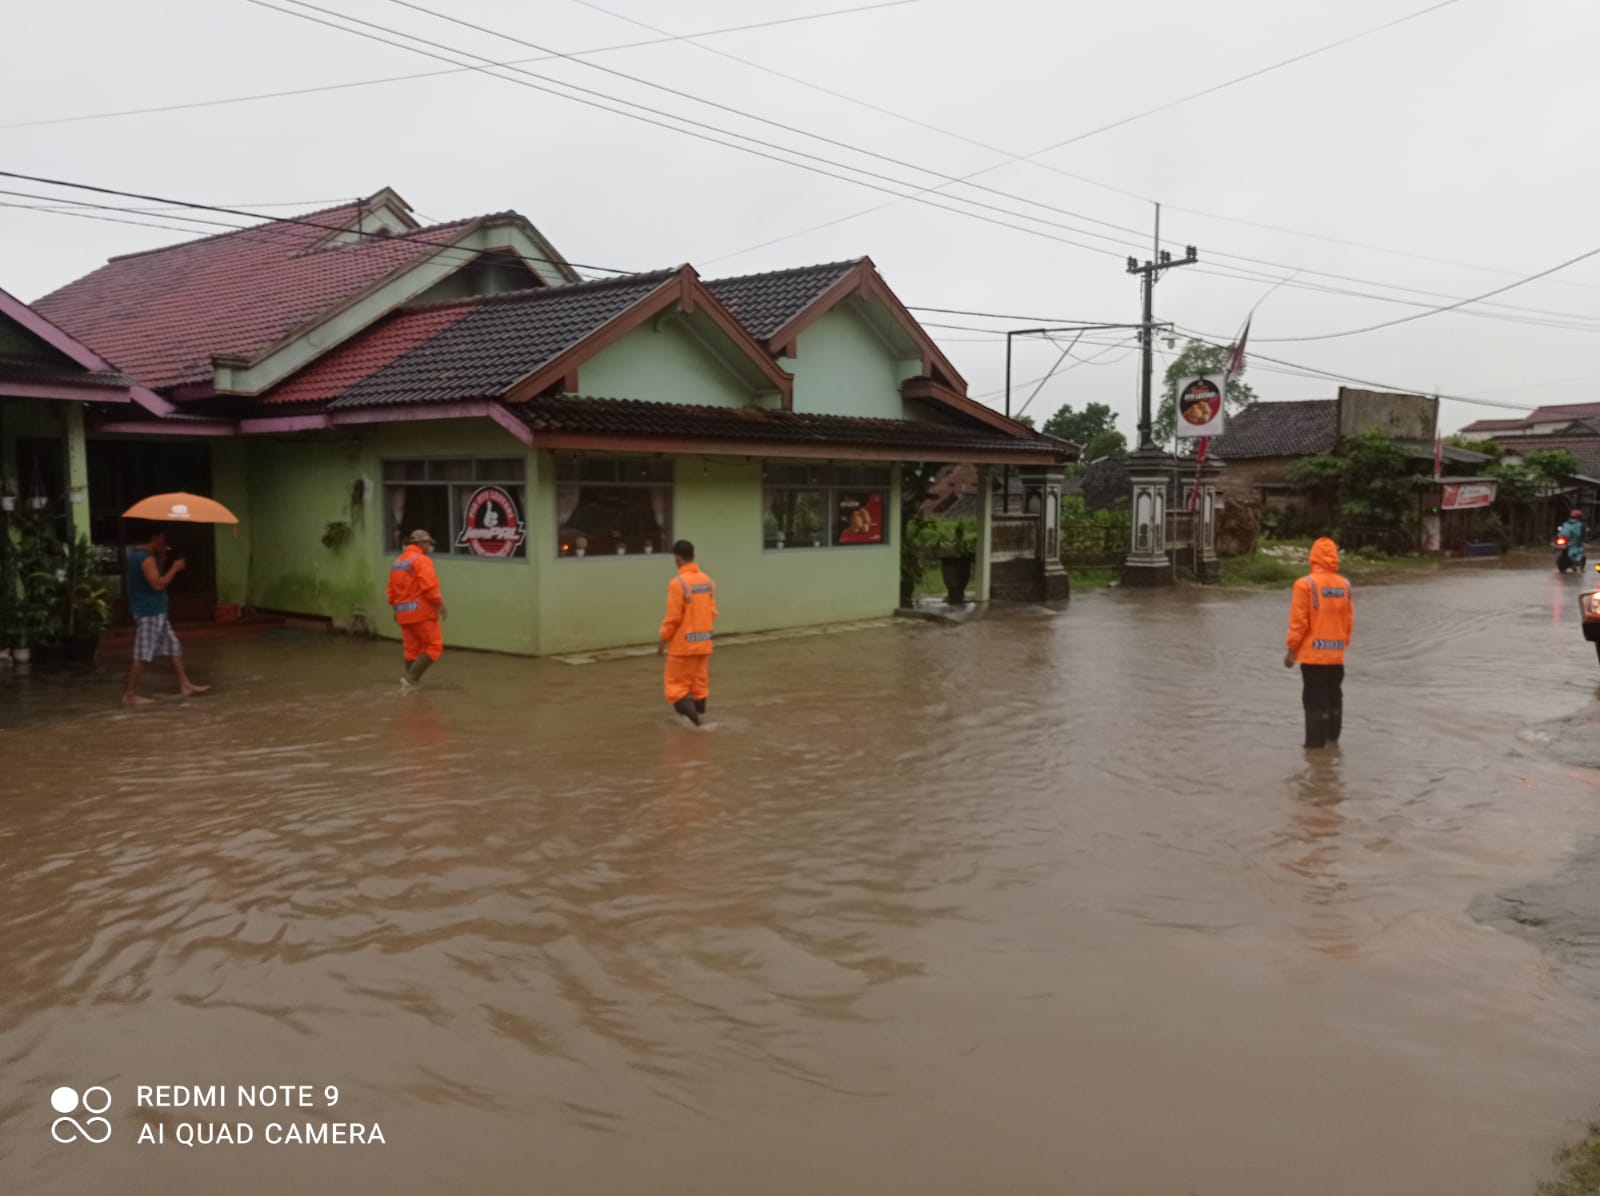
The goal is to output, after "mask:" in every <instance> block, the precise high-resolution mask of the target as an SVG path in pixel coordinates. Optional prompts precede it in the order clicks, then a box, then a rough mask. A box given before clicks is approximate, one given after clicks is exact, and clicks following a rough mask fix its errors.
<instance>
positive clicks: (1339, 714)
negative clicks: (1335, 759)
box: [1328, 702, 1344, 743]
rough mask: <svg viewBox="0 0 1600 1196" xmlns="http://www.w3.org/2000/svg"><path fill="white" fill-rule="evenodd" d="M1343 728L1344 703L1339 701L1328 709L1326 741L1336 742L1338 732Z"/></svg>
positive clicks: (1337, 740)
mask: <svg viewBox="0 0 1600 1196" xmlns="http://www.w3.org/2000/svg"><path fill="white" fill-rule="evenodd" d="M1342 730H1344V703H1343V702H1339V703H1336V704H1335V705H1334V706H1332V707H1331V708H1329V710H1328V742H1329V743H1338V742H1339V732H1340V731H1342Z"/></svg>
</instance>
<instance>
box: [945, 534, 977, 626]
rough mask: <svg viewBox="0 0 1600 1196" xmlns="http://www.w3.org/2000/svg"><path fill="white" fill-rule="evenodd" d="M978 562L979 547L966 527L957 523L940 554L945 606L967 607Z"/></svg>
mask: <svg viewBox="0 0 1600 1196" xmlns="http://www.w3.org/2000/svg"><path fill="white" fill-rule="evenodd" d="M976 560H977V545H976V543H975V541H974V539H973V537H971V536H969V535H968V534H967V529H966V525H965V524H964V523H960V522H957V523H955V524H954V526H953V528H952V532H951V535H950V537H949V539H948V541H947V542H946V545H945V547H944V548H943V549H941V550H940V552H939V572H940V574H941V575H942V576H943V577H944V584H945V589H946V590H947V591H948V592H947V593H946V594H945V604H946V605H947V606H965V605H966V603H967V586H968V585H970V584H971V583H972V567H973V565H974V563H975V562H976Z"/></svg>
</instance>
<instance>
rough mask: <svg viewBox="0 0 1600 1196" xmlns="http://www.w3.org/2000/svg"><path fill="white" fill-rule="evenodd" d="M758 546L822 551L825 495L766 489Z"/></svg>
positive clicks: (825, 533) (825, 537)
mask: <svg viewBox="0 0 1600 1196" xmlns="http://www.w3.org/2000/svg"><path fill="white" fill-rule="evenodd" d="M762 543H763V544H764V545H765V546H766V547H767V548H783V547H785V546H789V547H793V548H825V547H826V546H827V543H828V492H827V491H826V490H791V489H789V488H787V487H775V488H769V489H768V490H767V510H766V519H765V526H764V534H763V536H762Z"/></svg>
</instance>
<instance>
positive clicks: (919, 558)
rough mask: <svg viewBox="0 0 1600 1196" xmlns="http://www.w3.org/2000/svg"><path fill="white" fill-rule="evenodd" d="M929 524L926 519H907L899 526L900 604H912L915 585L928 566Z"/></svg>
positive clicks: (915, 595) (913, 603) (914, 597)
mask: <svg viewBox="0 0 1600 1196" xmlns="http://www.w3.org/2000/svg"><path fill="white" fill-rule="evenodd" d="M930 530H931V528H930V524H929V523H928V521H927V520H926V519H907V520H905V522H904V523H903V524H902V525H901V528H900V605H901V606H906V607H909V606H914V605H916V600H917V585H918V583H920V582H921V581H922V575H923V573H924V572H925V571H926V570H927V568H928V538H929V533H930Z"/></svg>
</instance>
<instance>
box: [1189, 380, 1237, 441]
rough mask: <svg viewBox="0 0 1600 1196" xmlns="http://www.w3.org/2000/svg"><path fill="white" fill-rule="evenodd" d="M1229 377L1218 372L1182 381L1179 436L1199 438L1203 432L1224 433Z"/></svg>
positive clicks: (1204, 434) (1209, 434)
mask: <svg viewBox="0 0 1600 1196" xmlns="http://www.w3.org/2000/svg"><path fill="white" fill-rule="evenodd" d="M1226 382H1227V380H1226V378H1224V376H1223V375H1221V374H1214V375H1211V376H1209V377H1203V378H1183V379H1180V380H1179V382H1178V421H1177V423H1178V437H1179V439H1182V440H1196V439H1199V438H1200V437H1202V436H1221V435H1222V425H1223V421H1224V419H1225V418H1226V417H1225V415H1224V413H1223V409H1222V395H1223V388H1224V386H1225V385H1226Z"/></svg>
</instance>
